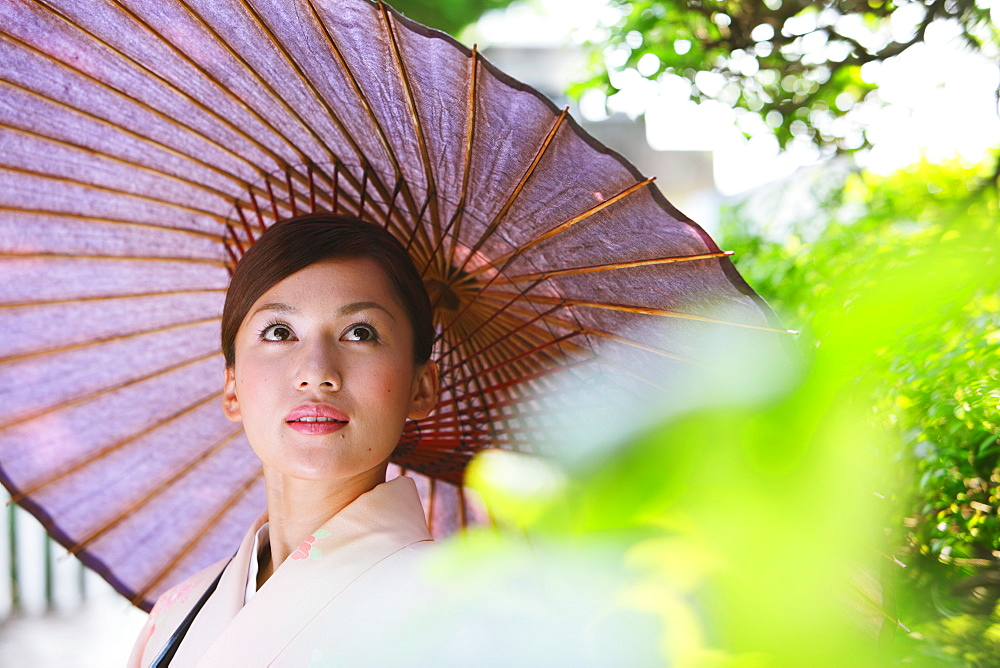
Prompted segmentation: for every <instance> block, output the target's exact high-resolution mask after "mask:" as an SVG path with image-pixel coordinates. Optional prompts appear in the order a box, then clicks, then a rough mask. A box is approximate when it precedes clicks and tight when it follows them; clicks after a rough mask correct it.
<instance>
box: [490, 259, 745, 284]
mask: <svg viewBox="0 0 1000 668" xmlns="http://www.w3.org/2000/svg"><path fill="white" fill-rule="evenodd" d="M732 254H733V251H719V252H717V253H701V254H698V255H675V256H673V257H661V258H653V259H650V260H633V261H631V262H612V263H608V264H595V265H590V266H587V267H572V268H569V269H553V270H551V271H539V272H536V273H534V274H520V275H517V276H506V275H503V274H501V275H498V276H497V278H496V280H495V281H494V283H498V284H501V285H507V284H516V283H528V282H531V281H544V280H548V279H550V278H556V277H559V276H577V275H579V274H591V273H595V272H599V271H613V270H618V269H633V268H635V267H650V266H655V265H660V264H673V263H676V262H691V261H693V260H710V259H713V258H717V257H726V256H729V255H732Z"/></svg>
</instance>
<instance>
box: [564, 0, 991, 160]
mask: <svg viewBox="0 0 1000 668" xmlns="http://www.w3.org/2000/svg"><path fill="white" fill-rule="evenodd" d="M610 4H611V5H612V6H615V7H617V8H618V9H619V11H620V12H621V20H619V21H618V22H617V23H614V24H613V25H610V26H609V27H608V29H607V32H606V38H605V39H603V40H599V41H598V42H597V43H595V44H594V51H593V61H594V68H593V70H594V72H595V74H594V77H593V78H592V79H591V80H590V81H588V82H586V83H584V84H581V85H580V86H578V87H577V88H576V89H575V92H576V93H578V94H579V93H580V92H582V90H584V89H586V88H589V87H598V88H601V89H603V90H604V91H606V92H607V93H608V94H613V93H614V92H616V90H617V89H616V88H615V85H614V83H615V81H616V74H618V73H620V72H622V71H624V70H627V69H635V70H638V71H639V72H640V73H641V74H642V75H643V76H645V77H646V78H649V79H657V78H659V77H661V76H663V75H665V74H672V75H676V76H679V77H683V78H684V79H687V80H688V81H689V82H690V84H691V98H692V99H694V100H696V101H702V100H706V99H717V100H721V101H723V102H724V103H726V104H728V105H730V106H733V107H736V108H738V109H742V110H744V111H745V112H747V113H751V114H757V115H759V116H760V118H761V119H762V120H763V121H764V123H766V125H767V126H769V127H771V128H772V129H773V131H774V133H775V135H776V137H777V139H778V141H779V143H780V145H781V146H782V147H784V146H785V145H786V144H787V143H788V142H789V141H791V140H792V139H793V138H795V137H802V138H804V139H807V140H809V141H812V142H814V143H815V144H817V145H820V146H824V147H831V148H835V149H836V150H838V151H852V150H855V149H858V148H861V147H863V146H867V145H868V138H867V137H866V135H865V133H864V127H863V125H861V124H858V123H854V122H847V121H849V120H850V118H851V115H850V112H851V110H852V108H853V107H854V106H855V104H856V103H858V102H860V101H866V102H870V103H878V94H877V90H876V85H875V84H874V83H872V81H870V80H869V79H866V78H865V77H863V76H862V71H861V68H862V66H863V65H865V64H867V63H872V62H874V63H879V62H882V61H885V60H886V59H888V58H891V57H893V56H895V55H898V54H900V53H902V52H903V51H905V50H906V49H908V48H910V47H912V46H914V45H916V44H920V43H921V42H923V41H924V39H925V37H926V33H927V30H928V27H929V26H930V25H931V24H932V23H933V22H934V21H937V20H949V21H952V22H953V23H954V24H955V25H957V26H958V28H959V32H960V35H961V38H962V40H963V41H964V42H965V44H966V45H968V47H969V48H970V49H972V50H975V51H981V52H984V53H986V54H987V55H989V56H991V57H996V56H997V54H998V49H1000V31H998V29H997V26H996V25H994V24H993V23H991V21H990V9H989V6H988V4H987V3H985V2H975V1H974V0H964V1H961V2H941V1H939V0H910V1H906V0H897V1H895V2H894V1H892V0H867V1H864V0H862V1H858V0H824V1H823V2H810V1H807V0H763V1H761V0H611V2H610ZM904 15H905V18H904ZM900 19H902V20H900ZM910 25H912V30H910V31H908V32H907V30H906V27H908V26H910ZM611 54H618V56H617V57H612V58H611V60H612V62H613V66H611V67H609V66H608V64H607V63H606V60H605V59H606V58H607V57H608V56H609V55H611ZM623 54H624V56H625V57H621V56H622V55H623Z"/></svg>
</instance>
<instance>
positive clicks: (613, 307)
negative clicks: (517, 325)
mask: <svg viewBox="0 0 1000 668" xmlns="http://www.w3.org/2000/svg"><path fill="white" fill-rule="evenodd" d="M483 298H484V299H485V298H488V299H497V298H498V297H496V296H494V295H492V294H486V293H485V292H484V294H483ZM524 299H525V301H529V302H533V303H536V304H560V305H562V306H566V307H572V306H583V307H586V308H596V309H606V310H610V311H624V312H626V313H638V314H641V315H655V316H658V317H664V318H682V319H684V320H697V321H699V322H711V323H714V324H717V325H731V326H733V327H743V328H745V329H758V330H761V331H764V332H776V333H778V334H794V333H795V332H793V331H792V330H790V329H776V328H774V327H764V326H763V325H750V324H747V323H744V322H732V321H729V320H720V319H718V318H709V317H707V316H703V315H694V314H692V313H680V312H678V311H668V310H665V309H658V308H652V307H648V306H629V305H626V304H612V303H609V302H595V301H587V300H584V299H566V298H560V297H542V296H539V295H525V296H524Z"/></svg>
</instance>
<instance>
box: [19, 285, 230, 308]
mask: <svg viewBox="0 0 1000 668" xmlns="http://www.w3.org/2000/svg"><path fill="white" fill-rule="evenodd" d="M205 292H221V293H225V292H226V289H225V288H199V289H197V290H164V291H163V292H131V293H128V294H122V295H97V296H94V297H67V298H65V299H49V300H38V301H31V302H8V303H0V309H4V308H25V307H30V306H53V305H56V304H76V303H78V302H94V301H105V300H109V299H133V298H136V297H165V296H166V297H169V296H174V295H194V294H201V293H205Z"/></svg>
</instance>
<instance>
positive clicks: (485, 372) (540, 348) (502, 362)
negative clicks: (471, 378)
mask: <svg viewBox="0 0 1000 668" xmlns="http://www.w3.org/2000/svg"><path fill="white" fill-rule="evenodd" d="M579 334H581V332H570V333H569V334H565V335H563V336H561V337H559V338H557V339H552V340H551V341H546V342H545V343H543V344H540V345H538V346H535V347H534V348H530V349H528V350H525V351H524V352H522V353H519V354H518V355H516V356H515V357H509V358H504V359H501V360H499V361H497V362H496V363H494V364H493V365H492V366H489V367H487V368H485V369H482V370H480V371H479V372H478V373H477V374H476V375H489V374H491V373H493V372H495V371H497V370H499V369H502V368H503V367H504V366H507V365H509V364H515V363H516V362H519V361H521V360H523V359H524V358H526V357H529V356H531V355H535V354H537V353H539V352H542V351H544V350H547V349H548V348H551V347H552V346H558V345H559V344H561V343H563V342H564V341H567V340H569V339H571V338H573V337H575V336H578V335H579ZM547 366H548V365H547ZM442 389H444V390H454V389H455V387H454V386H453V385H450V386H448V385H446V386H445V387H443V388H442Z"/></svg>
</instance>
